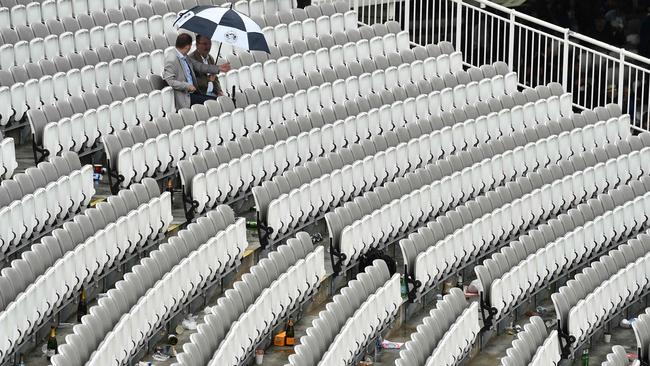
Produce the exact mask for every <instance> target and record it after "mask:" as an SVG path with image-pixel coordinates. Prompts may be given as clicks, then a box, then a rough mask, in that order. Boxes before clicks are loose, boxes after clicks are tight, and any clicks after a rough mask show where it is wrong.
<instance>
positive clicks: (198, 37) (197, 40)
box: [196, 34, 210, 43]
mask: <svg viewBox="0 0 650 366" xmlns="http://www.w3.org/2000/svg"><path fill="white" fill-rule="evenodd" d="M201 38H203V39H208V40H209V39H210V38H208V37H206V36H202V35H200V34H197V35H196V43H199V42H201Z"/></svg>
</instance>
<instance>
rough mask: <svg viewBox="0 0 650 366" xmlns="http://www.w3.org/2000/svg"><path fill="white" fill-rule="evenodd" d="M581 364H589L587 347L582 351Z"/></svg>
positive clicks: (587, 365)
mask: <svg viewBox="0 0 650 366" xmlns="http://www.w3.org/2000/svg"><path fill="white" fill-rule="evenodd" d="M582 366H589V348H585V349H584V351H582Z"/></svg>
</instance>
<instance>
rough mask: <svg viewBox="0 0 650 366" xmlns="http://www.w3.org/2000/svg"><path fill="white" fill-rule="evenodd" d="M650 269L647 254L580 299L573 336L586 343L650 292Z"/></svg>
mask: <svg viewBox="0 0 650 366" xmlns="http://www.w3.org/2000/svg"><path fill="white" fill-rule="evenodd" d="M648 196H650V195H648ZM643 199H644V200H645V199H647V197H643ZM644 204H645V203H644ZM649 266H650V253H645V254H644V255H642V256H640V257H638V258H635V260H633V261H632V262H631V263H628V264H627V265H626V266H625V267H624V268H621V269H619V270H618V271H617V272H616V273H615V274H613V275H612V276H611V277H609V278H607V279H606V280H605V281H603V282H602V283H600V284H598V286H597V287H596V288H594V290H593V292H592V293H589V294H587V295H586V296H585V297H584V299H580V300H579V301H578V303H577V304H576V305H575V306H574V307H573V308H571V311H570V312H569V321H568V330H569V334H571V335H573V336H575V337H576V339H584V337H586V336H589V335H590V334H591V332H592V331H593V330H594V329H597V328H598V327H600V326H601V325H602V324H603V322H606V321H607V320H609V319H610V318H611V317H612V316H613V315H614V314H615V313H617V312H618V311H620V310H621V309H622V308H624V307H626V306H627V305H628V304H629V303H630V302H633V301H634V300H638V296H639V295H640V294H642V293H645V292H647V290H648V286H649V283H650V281H649V279H648V267H649Z"/></svg>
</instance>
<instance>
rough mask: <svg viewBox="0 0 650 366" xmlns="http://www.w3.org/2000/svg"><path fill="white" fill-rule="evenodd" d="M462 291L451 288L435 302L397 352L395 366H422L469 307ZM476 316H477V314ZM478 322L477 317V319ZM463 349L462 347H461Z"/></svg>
mask: <svg viewBox="0 0 650 366" xmlns="http://www.w3.org/2000/svg"><path fill="white" fill-rule="evenodd" d="M469 305H470V303H468V302H467V300H466V299H465V294H464V293H463V290H461V289H458V288H452V289H451V290H450V291H449V293H447V294H446V295H444V297H443V298H442V299H441V300H439V301H437V302H436V307H435V308H433V309H431V311H430V312H429V315H428V316H426V317H425V318H424V319H422V322H421V323H420V324H419V325H418V326H417V331H415V332H413V333H411V335H410V339H409V340H408V341H406V342H405V343H404V346H403V347H402V349H400V351H399V358H398V359H397V360H395V365H396V366H422V365H424V363H425V361H426V360H427V359H428V358H429V357H430V356H431V354H432V353H433V351H434V350H435V349H436V348H437V346H438V342H440V341H441V340H442V338H443V337H444V335H445V334H446V333H447V331H449V330H450V327H451V326H452V325H453V324H454V323H455V322H456V320H457V319H458V318H459V317H460V316H461V315H462V314H463V312H464V311H465V310H466V309H467V308H468V307H469ZM477 315H478V314H477ZM477 320H478V317H477ZM463 348H464V347H463Z"/></svg>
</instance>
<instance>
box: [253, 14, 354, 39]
mask: <svg viewBox="0 0 650 366" xmlns="http://www.w3.org/2000/svg"><path fill="white" fill-rule="evenodd" d="M357 27H358V23H357V12H356V11H347V12H346V13H345V14H341V13H336V14H332V15H331V16H327V15H323V16H320V17H318V18H316V19H314V18H307V19H305V20H303V21H297V20H296V21H293V22H291V23H288V24H286V23H282V24H278V25H276V26H275V27H264V28H262V32H263V33H264V38H265V39H266V43H267V44H268V45H274V46H278V45H281V44H283V43H289V42H293V41H296V40H303V41H304V40H305V39H306V38H307V37H318V36H320V35H325V34H332V33H334V32H342V31H346V30H350V29H357Z"/></svg>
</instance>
